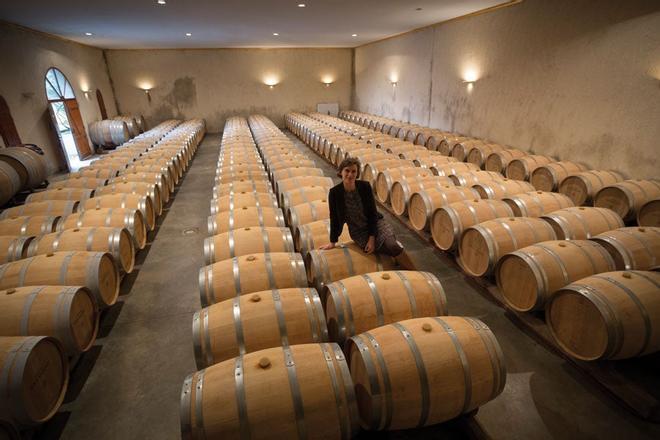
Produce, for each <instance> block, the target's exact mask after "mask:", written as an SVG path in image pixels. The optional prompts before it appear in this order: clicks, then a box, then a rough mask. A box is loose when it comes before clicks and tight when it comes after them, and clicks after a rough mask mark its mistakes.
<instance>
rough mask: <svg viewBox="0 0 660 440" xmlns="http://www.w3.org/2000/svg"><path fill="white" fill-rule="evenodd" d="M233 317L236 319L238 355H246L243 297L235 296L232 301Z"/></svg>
mask: <svg viewBox="0 0 660 440" xmlns="http://www.w3.org/2000/svg"><path fill="white" fill-rule="evenodd" d="M232 317H233V319H234V332H235V333H236V343H237V344H238V353H239V355H240V356H242V355H244V354H245V352H246V350H245V337H244V335H243V321H242V320H241V297H240V296H235V297H234V298H233V299H232Z"/></svg>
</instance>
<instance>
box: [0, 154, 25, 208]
mask: <svg viewBox="0 0 660 440" xmlns="http://www.w3.org/2000/svg"><path fill="white" fill-rule="evenodd" d="M21 187H22V183H21V177H20V176H19V175H18V173H17V172H16V170H15V169H14V168H13V167H12V166H11V165H9V164H8V163H6V162H3V161H0V206H3V205H4V204H5V203H7V202H8V201H10V200H11V198H12V197H14V195H16V193H17V192H19V191H20V190H21Z"/></svg>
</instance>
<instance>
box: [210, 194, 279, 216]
mask: <svg viewBox="0 0 660 440" xmlns="http://www.w3.org/2000/svg"><path fill="white" fill-rule="evenodd" d="M244 206H247V207H264V208H272V209H277V208H278V205H277V199H276V198H275V196H274V195H273V194H271V193H255V192H247V191H243V192H239V193H231V194H228V195H226V196H222V197H219V198H215V199H211V215H215V214H219V213H221V212H229V211H234V210H236V209H241V208H243V207H244Z"/></svg>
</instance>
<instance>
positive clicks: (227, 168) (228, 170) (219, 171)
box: [215, 158, 265, 176]
mask: <svg viewBox="0 0 660 440" xmlns="http://www.w3.org/2000/svg"><path fill="white" fill-rule="evenodd" d="M253 160H254V161H255V162H237V163H231V164H225V163H221V164H220V165H218V167H217V168H216V170H215V175H216V176H221V175H223V174H235V173H238V172H239V171H252V172H263V171H265V168H264V164H262V163H261V162H257V161H258V160H259V159H257V158H255V159H253Z"/></svg>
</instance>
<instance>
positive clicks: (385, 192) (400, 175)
mask: <svg viewBox="0 0 660 440" xmlns="http://www.w3.org/2000/svg"><path fill="white" fill-rule="evenodd" d="M432 175H433V174H432V173H431V171H430V170H428V169H425V168H418V167H416V166H413V165H412V164H410V166H407V167H399V168H389V169H386V170H382V171H381V172H379V173H378V176H377V177H376V181H375V183H374V188H375V193H376V198H377V199H378V200H380V201H381V202H382V203H387V202H389V200H390V191H391V189H392V185H393V184H394V182H396V181H399V180H403V179H406V178H408V177H431V176H432Z"/></svg>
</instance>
